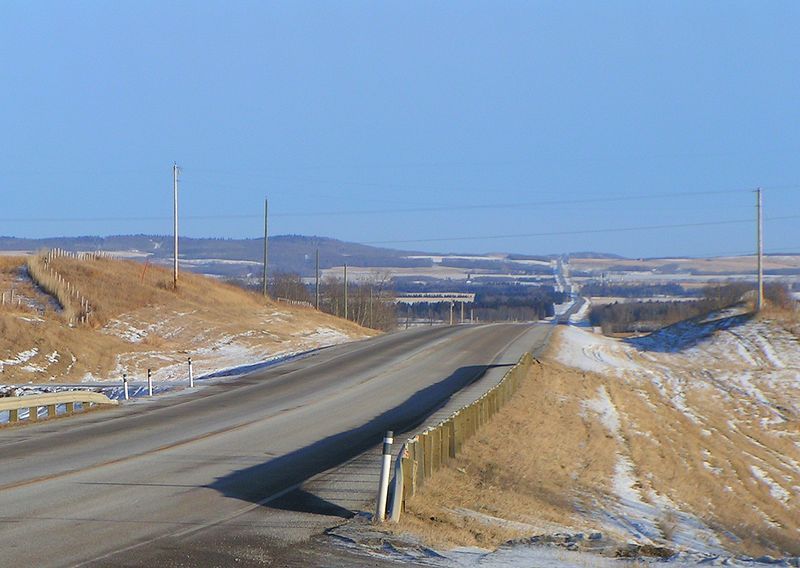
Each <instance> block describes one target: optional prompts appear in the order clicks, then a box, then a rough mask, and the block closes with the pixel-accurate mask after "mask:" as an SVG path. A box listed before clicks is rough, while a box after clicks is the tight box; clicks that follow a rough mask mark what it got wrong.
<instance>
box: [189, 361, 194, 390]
mask: <svg viewBox="0 0 800 568" xmlns="http://www.w3.org/2000/svg"><path fill="white" fill-rule="evenodd" d="M189 388H194V373H193V372H192V358H191V357H189Z"/></svg>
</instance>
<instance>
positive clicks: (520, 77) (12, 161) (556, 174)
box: [0, 0, 800, 256]
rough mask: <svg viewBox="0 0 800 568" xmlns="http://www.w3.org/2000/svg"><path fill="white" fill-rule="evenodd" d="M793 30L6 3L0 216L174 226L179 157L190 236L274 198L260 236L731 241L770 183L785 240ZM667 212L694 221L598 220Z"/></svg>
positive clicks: (681, 6)
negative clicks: (268, 228)
mask: <svg viewBox="0 0 800 568" xmlns="http://www.w3.org/2000/svg"><path fill="white" fill-rule="evenodd" d="M799 29H800V3H797V2H731V1H724V2H722V1H720V2H697V1H690V2H677V1H669V2H639V1H635V2H588V1H587V2H561V1H558V2H494V1H492V2H408V1H403V2H294V1H293V2H274V3H270V2H231V1H225V2H201V1H197V2H163V1H158V2H145V1H136V2H54V1H53V2H43V1H40V2H31V1H29V0H25V1H9V0H5V1H4V2H3V3H2V16H0V77H2V89H0V129H2V130H1V134H0V136H2V141H3V143H2V151H1V152H0V235H12V236H26V237H42V236H58V235H108V234H130V233H159V234H169V233H171V230H172V222H171V215H172V194H171V191H172V178H171V176H172V174H171V166H172V162H173V161H177V162H178V164H179V165H180V166H181V167H182V169H183V172H182V176H181V186H180V187H181V217H182V221H181V228H182V233H183V234H185V235H188V236H218V237H257V236H259V235H260V234H261V231H262V230H263V227H262V220H261V219H260V218H259V215H261V214H262V210H263V199H264V197H265V196H268V197H269V200H270V213H271V220H270V224H271V231H270V232H271V233H272V234H281V233H296V234H307V235H321V236H329V237H335V238H340V239H344V240H351V241H358V242H365V243H381V244H382V246H389V247H393V248H405V249H414V250H436V251H453V252H467V251H470V252H488V251H510V252H518V253H530V254H537V253H555V252H567V251H581V250H593V251H602V252H611V253H618V254H623V255H628V256H656V255H660V256H664V255H673V254H674V255H679V254H681V255H686V254H689V255H698V256H704V255H715V254H729V253H745V252H747V251H750V250H752V249H753V247H754V232H755V228H754V223H753V222H742V223H737V222H736V221H743V220H749V219H752V218H754V215H755V210H754V204H755V197H754V194H753V193H752V191H750V190H752V189H753V188H755V187H757V186H763V187H765V188H766V190H765V193H764V201H765V217H766V219H767V220H766V222H765V246H766V248H767V250H768V251H783V250H791V251H794V252H800V230H798V227H800V167H798V166H799V165H800V163H799V160H800V129H799V128H798V127H799V126H800V33H798V30H799ZM625 197H630V199H620V198H625ZM703 223H711V224H708V225H697V224H703ZM662 225H691V226H684V227H671V228H662V229H637V230H631V231H606V229H628V228H636V227H652V226H662ZM521 235H524V236H521ZM487 237H491V238H487ZM448 239H453V240H448Z"/></svg>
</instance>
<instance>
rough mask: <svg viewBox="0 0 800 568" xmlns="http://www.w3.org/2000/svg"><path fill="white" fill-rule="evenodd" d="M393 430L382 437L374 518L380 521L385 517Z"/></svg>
mask: <svg viewBox="0 0 800 568" xmlns="http://www.w3.org/2000/svg"><path fill="white" fill-rule="evenodd" d="M393 436H394V432H392V431H391V430H389V431H388V432H386V437H385V438H384V439H383V456H382V461H381V480H380V485H379V486H378V504H377V508H376V510H375V520H376V521H377V522H379V523H382V522H383V521H384V519H386V496H387V495H388V493H389V469H390V467H391V465H392V442H394V440H393Z"/></svg>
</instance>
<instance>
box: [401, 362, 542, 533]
mask: <svg viewBox="0 0 800 568" xmlns="http://www.w3.org/2000/svg"><path fill="white" fill-rule="evenodd" d="M533 361H534V359H533V358H532V357H531V356H530V354H528V353H525V354H524V355H523V356H522V357H521V358H520V360H519V361H518V362H517V364H516V365H514V366H513V367H511V368H510V369H509V370H508V371H507V372H506V374H505V375H504V376H503V378H502V379H501V380H500V382H499V383H498V384H497V385H495V386H494V387H492V388H491V389H490V390H489V391H487V392H486V393H485V394H484V395H483V396H481V397H480V398H479V399H478V400H476V401H474V402H473V403H471V404H469V405H467V406H465V407H464V408H461V409H460V410H458V411H457V412H456V413H454V414H453V415H451V416H450V417H448V418H446V419H445V420H442V421H441V422H440V423H439V424H437V425H436V426H435V427H433V428H430V429H428V430H426V431H424V432H422V433H420V434H418V435H417V436H416V437H415V438H413V439H410V440H408V441H407V442H406V443H405V444H404V445H403V447H402V449H401V451H400V454H399V455H398V457H397V464H399V465H396V469H395V485H394V486H395V494H394V496H393V501H392V503H391V518H392V520H393V521H396V520H399V517H400V512H401V511H402V510H404V508H405V503H406V500H407V499H409V498H411V497H413V496H414V495H416V493H417V490H418V489H419V488H420V487H422V486H424V485H425V481H426V480H427V479H430V478H431V477H432V476H433V474H434V472H436V471H437V470H439V469H441V467H443V466H444V465H446V464H447V463H448V462H449V461H450V460H451V459H454V458H455V457H456V456H457V455H458V454H459V452H460V451H461V449H462V447H463V444H464V442H465V441H466V440H468V439H469V438H471V437H472V436H474V435H475V434H476V433H477V432H478V430H479V429H480V427H481V426H483V425H484V424H486V423H487V422H488V421H489V420H490V419H491V418H492V417H493V416H494V415H495V414H497V413H498V412H499V411H500V409H501V408H502V407H503V406H504V405H505V404H506V403H507V402H508V401H509V400H511V398H512V396H513V395H514V393H515V392H516V391H517V389H518V388H519V386H520V384H521V383H522V380H523V378H524V377H525V376H526V375H527V371H528V369H529V368H530V366H531V364H532V362H533Z"/></svg>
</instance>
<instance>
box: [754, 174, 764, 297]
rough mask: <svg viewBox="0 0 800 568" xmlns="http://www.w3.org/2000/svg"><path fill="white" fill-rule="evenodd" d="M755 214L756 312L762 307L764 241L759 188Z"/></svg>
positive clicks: (759, 189)
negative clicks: (756, 254) (756, 251)
mask: <svg viewBox="0 0 800 568" xmlns="http://www.w3.org/2000/svg"><path fill="white" fill-rule="evenodd" d="M756 212H757V216H758V219H757V223H756V225H757V228H758V230H757V238H756V240H757V247H758V291H757V293H756V312H760V311H761V307H762V306H763V305H764V241H763V229H764V227H763V217H762V214H761V188H760V187H759V188H758V189H756Z"/></svg>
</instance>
